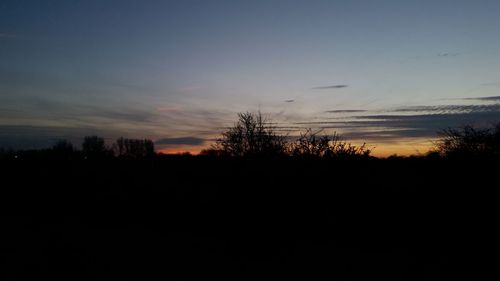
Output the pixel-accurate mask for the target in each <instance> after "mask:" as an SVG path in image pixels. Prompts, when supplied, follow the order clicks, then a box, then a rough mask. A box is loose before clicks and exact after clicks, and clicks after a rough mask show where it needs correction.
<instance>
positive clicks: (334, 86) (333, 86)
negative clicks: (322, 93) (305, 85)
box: [311, 84, 349, 90]
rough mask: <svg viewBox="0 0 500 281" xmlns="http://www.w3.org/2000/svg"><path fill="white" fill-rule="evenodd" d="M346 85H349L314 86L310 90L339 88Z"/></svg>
mask: <svg viewBox="0 0 500 281" xmlns="http://www.w3.org/2000/svg"><path fill="white" fill-rule="evenodd" d="M347 87H349V85H344V84H338V85H330V86H320V87H314V88H311V89H312V90H327V89H341V88H347Z"/></svg>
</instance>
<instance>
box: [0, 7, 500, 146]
mask: <svg viewBox="0 0 500 281" xmlns="http://www.w3.org/2000/svg"><path fill="white" fill-rule="evenodd" d="M499 15H500V1H496V0H494V1H490V0H468V1H465V0H432V1H427V0H421V1H410V0H408V1H402V0H378V1H376V0H365V1H361V0H330V1H314V0H308V1H306V0H303V1H295V0H287V1H284V0H282V1H276V0H266V1H258V0H253V1H249V0H248V1H238V0H232V1H217V0H211V1H206V0H205V1H191V0H182V1H150V0H141V1H139V0H85V1H83V0H81V1H76V0H59V1H57V0H47V1H35V0H34V1H26V0H13V1H11V0H0V147H11V148H15V149H30V148H42V147H48V146H50V145H51V144H53V143H54V142H55V141H56V140H58V139H68V140H71V141H73V142H74V143H75V144H76V143H78V142H81V140H82V139H83V137H84V136H86V135H99V136H102V137H105V138H106V140H107V141H108V142H112V141H113V140H114V139H116V138H118V137H120V136H124V137H130V138H149V139H152V140H154V141H155V144H156V147H157V149H158V150H159V151H163V152H180V151H191V152H193V153H196V152H199V151H200V150H201V149H202V148H205V147H208V146H210V144H211V143H213V141H214V139H215V138H217V136H218V135H219V134H220V133H221V132H222V131H224V129H225V128H227V127H228V126H231V125H232V124H234V122H235V121H236V119H237V113H238V112H246V111H250V112H257V111H259V110H260V111H261V112H262V113H263V115H264V116H266V117H267V118H269V119H270V120H273V122H275V124H277V128H278V129H279V130H280V131H282V132H283V133H284V134H287V135H289V136H294V135H297V134H299V132H300V131H303V130H305V129H306V128H312V129H313V130H315V131H319V132H322V133H333V132H337V133H339V134H340V135H341V136H343V138H344V139H345V140H348V141H352V143H354V144H360V143H363V142H366V143H367V144H368V145H369V146H370V147H374V148H375V149H374V151H373V152H374V154H375V155H389V154H394V153H397V154H402V155H405V154H418V153H425V152H426V151H427V150H428V149H429V147H430V145H432V141H433V140H434V139H435V138H436V137H437V136H438V134H437V132H439V131H440V130H441V129H444V128H447V127H456V126H461V125H465V124H473V125H476V126H484V125H490V124H493V123H495V122H498V121H500V36H498V34H500V16H499Z"/></svg>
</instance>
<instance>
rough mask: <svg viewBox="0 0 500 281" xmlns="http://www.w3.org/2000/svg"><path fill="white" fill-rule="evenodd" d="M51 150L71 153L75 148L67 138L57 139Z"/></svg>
mask: <svg viewBox="0 0 500 281" xmlns="http://www.w3.org/2000/svg"><path fill="white" fill-rule="evenodd" d="M51 150H52V151H53V152H57V153H72V152H73V151H74V150H75V148H74V146H73V144H72V143H71V142H69V141H68V140H58V141H57V142H56V143H55V144H54V145H53V146H52V148H51Z"/></svg>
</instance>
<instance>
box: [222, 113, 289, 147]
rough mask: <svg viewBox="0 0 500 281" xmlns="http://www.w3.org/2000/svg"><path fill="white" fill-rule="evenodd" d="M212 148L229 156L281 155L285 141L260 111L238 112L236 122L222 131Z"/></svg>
mask: <svg viewBox="0 0 500 281" xmlns="http://www.w3.org/2000/svg"><path fill="white" fill-rule="evenodd" d="M214 149H215V150H220V151H221V152H222V153H223V154H226V155H230V156H250V155H260V156H271V155H282V154H285V152H286V141H285V138H284V136H282V135H278V134H277V133H276V132H275V130H274V127H273V126H272V124H271V122H269V121H268V120H266V119H264V118H263V117H262V114H261V113H260V112H258V113H256V114H255V113H251V112H246V113H239V114H238V122H237V123H236V124H235V125H234V126H233V127H231V128H229V129H228V130H227V131H226V132H223V133H222V137H221V138H219V139H217V141H216V144H215V147H214Z"/></svg>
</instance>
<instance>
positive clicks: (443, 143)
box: [435, 123, 500, 157]
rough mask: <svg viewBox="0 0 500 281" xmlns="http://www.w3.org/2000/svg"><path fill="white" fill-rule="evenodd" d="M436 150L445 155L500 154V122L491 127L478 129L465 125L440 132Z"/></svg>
mask: <svg viewBox="0 0 500 281" xmlns="http://www.w3.org/2000/svg"><path fill="white" fill-rule="evenodd" d="M440 135H441V138H440V139H439V140H438V141H437V142H436V144H435V148H436V151H437V152H438V153H439V154H440V155H442V156H445V157H470V156H488V155H499V154H500V123H498V124H497V125H495V126H494V127H493V128H485V129H479V128H474V127H473V126H471V125H466V126H463V127H461V128H458V129H454V128H447V129H444V130H442V131H441V132H440Z"/></svg>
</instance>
